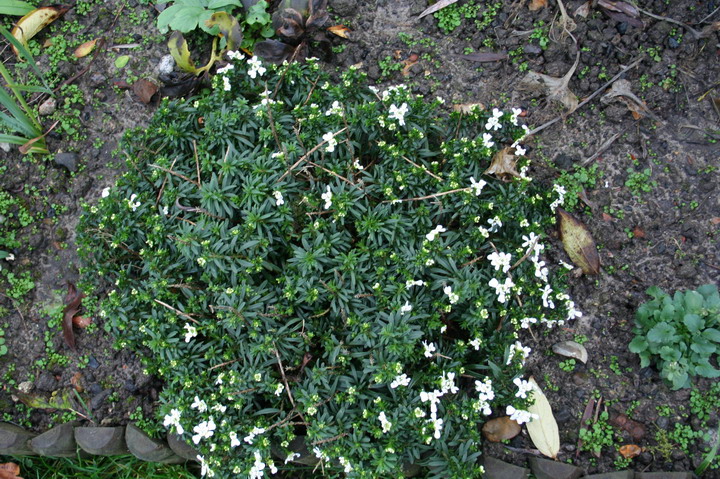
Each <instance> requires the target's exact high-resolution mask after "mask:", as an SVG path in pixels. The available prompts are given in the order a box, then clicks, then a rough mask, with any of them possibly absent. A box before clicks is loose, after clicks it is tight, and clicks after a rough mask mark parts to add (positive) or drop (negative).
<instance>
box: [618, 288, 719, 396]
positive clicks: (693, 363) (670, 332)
mask: <svg viewBox="0 0 720 479" xmlns="http://www.w3.org/2000/svg"><path fill="white" fill-rule="evenodd" d="M647 293H648V294H649V295H650V296H652V298H653V299H652V300H650V301H648V302H647V303H643V304H642V305H640V307H639V308H638V310H637V314H636V317H635V326H636V327H635V329H634V330H633V331H634V333H635V338H634V339H633V340H632V341H631V342H630V351H632V352H633V353H636V354H638V355H639V356H640V365H641V366H642V367H646V366H649V365H650V364H654V365H655V366H656V367H657V368H658V370H659V371H660V376H661V377H662V378H663V379H665V380H666V381H667V382H668V383H669V384H670V385H671V386H672V388H673V389H681V388H687V387H690V385H691V379H692V378H693V377H695V376H701V377H705V378H718V377H720V370H718V369H717V359H718V354H717V353H718V350H719V349H720V295H718V287H717V285H714V284H706V285H704V286H701V287H699V288H698V289H697V290H696V291H695V290H690V291H685V292H684V293H683V292H680V291H677V292H675V294H674V295H673V296H670V295H669V294H667V293H665V292H664V291H663V290H661V289H660V288H658V287H657V286H653V287H652V288H650V289H648V291H647ZM711 360H712V362H711Z"/></svg>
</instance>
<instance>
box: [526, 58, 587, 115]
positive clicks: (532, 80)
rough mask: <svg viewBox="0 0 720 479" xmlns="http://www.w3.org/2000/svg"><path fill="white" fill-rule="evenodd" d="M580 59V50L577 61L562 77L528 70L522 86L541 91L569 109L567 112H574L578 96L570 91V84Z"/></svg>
mask: <svg viewBox="0 0 720 479" xmlns="http://www.w3.org/2000/svg"><path fill="white" fill-rule="evenodd" d="M579 61H580V51H579V50H578V53H577V55H576V57H575V63H574V64H573V66H572V67H571V68H570V70H568V72H567V73H566V74H565V76H563V77H562V78H555V77H551V76H550V75H544V74H542V73H537V72H528V73H527V75H525V77H524V78H523V79H522V80H521V81H520V86H521V88H524V89H526V90H534V91H540V92H542V93H543V94H545V95H546V96H547V97H548V99H549V100H552V101H556V102H558V103H560V104H562V105H563V106H564V107H565V108H567V109H568V111H567V114H569V113H572V112H573V111H575V109H576V108H577V107H578V104H579V101H578V97H577V96H576V95H575V94H574V93H573V92H572V91H570V88H569V87H568V84H569V83H570V78H572V76H573V74H574V73H575V69H576V68H577V66H578V62H579Z"/></svg>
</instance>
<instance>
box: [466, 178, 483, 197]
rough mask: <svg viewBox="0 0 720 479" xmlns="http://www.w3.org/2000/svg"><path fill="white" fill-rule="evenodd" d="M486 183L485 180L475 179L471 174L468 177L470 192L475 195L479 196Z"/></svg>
mask: <svg viewBox="0 0 720 479" xmlns="http://www.w3.org/2000/svg"><path fill="white" fill-rule="evenodd" d="M485 185H487V182H486V181H485V180H480V181H475V178H473V177H472V176H471V177H470V188H471V189H472V192H473V193H474V194H475V196H480V193H481V192H482V189H483V188H484V187H485Z"/></svg>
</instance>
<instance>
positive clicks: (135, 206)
mask: <svg viewBox="0 0 720 479" xmlns="http://www.w3.org/2000/svg"><path fill="white" fill-rule="evenodd" d="M135 198H137V195H136V194H135V193H133V194H132V195H130V199H128V200H125V201H126V202H127V205H128V208H130V209H131V210H133V211H135V210H137V209H138V207H139V206H140V204H141V203H140V202H139V201H135Z"/></svg>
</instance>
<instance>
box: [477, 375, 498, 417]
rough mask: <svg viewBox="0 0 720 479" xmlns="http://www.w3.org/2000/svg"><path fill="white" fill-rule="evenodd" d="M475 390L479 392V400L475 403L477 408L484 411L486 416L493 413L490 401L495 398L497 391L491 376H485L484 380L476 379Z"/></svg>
mask: <svg viewBox="0 0 720 479" xmlns="http://www.w3.org/2000/svg"><path fill="white" fill-rule="evenodd" d="M475 390H476V391H477V392H478V393H479V394H478V400H477V402H476V403H475V404H474V407H475V409H477V410H478V411H482V413H483V414H484V415H486V416H489V415H490V414H492V410H491V409H490V401H492V400H493V399H495V391H493V388H492V381H491V380H490V378H489V377H485V379H484V380H482V381H475Z"/></svg>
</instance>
